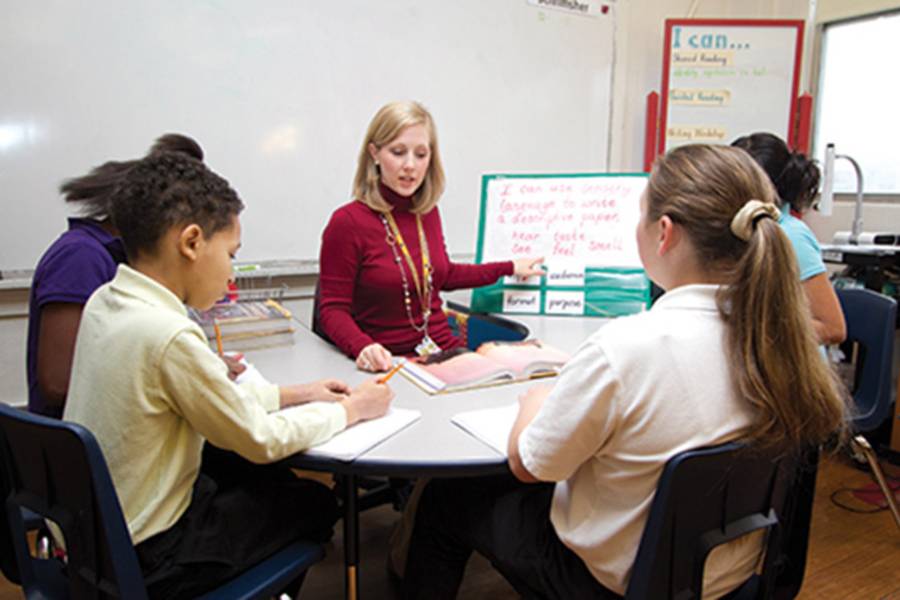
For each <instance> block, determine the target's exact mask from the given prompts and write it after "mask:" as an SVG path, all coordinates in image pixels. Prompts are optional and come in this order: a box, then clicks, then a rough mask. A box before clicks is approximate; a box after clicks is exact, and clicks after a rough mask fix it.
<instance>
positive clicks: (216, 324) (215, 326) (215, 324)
mask: <svg viewBox="0 0 900 600" xmlns="http://www.w3.org/2000/svg"><path fill="white" fill-rule="evenodd" d="M213 329H215V331H216V349H217V350H218V351H219V356H223V355H224V352H223V351H222V329H221V328H220V327H219V322H218V321H216V320H215V319H213Z"/></svg>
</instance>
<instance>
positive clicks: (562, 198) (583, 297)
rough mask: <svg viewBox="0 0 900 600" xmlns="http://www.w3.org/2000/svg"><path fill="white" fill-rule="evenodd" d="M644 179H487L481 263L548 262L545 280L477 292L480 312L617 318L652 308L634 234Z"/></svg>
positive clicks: (514, 281)
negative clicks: (535, 259)
mask: <svg viewBox="0 0 900 600" xmlns="http://www.w3.org/2000/svg"><path fill="white" fill-rule="evenodd" d="M646 185H647V176H646V175H644V174H609V173H601V174H568V175H485V176H484V177H483V178H482V189H481V211H480V219H479V229H478V248H477V253H476V262H479V263H481V262H491V261H497V260H509V259H511V258H524V257H540V256H542V257H544V260H545V268H546V271H545V275H544V276H543V277H530V278H527V279H518V278H515V277H505V278H503V279H502V280H501V281H498V282H497V283H496V284H494V285H490V286H486V287H483V288H478V289H476V290H474V292H473V293H472V309H473V310H474V311H476V312H505V313H519V314H545V315H578V316H584V315H588V316H601V317H614V316H619V315H626V314H632V313H636V312H640V311H642V310H644V309H646V307H647V306H648V305H649V301H650V282H649V280H648V279H647V277H646V276H645V275H644V271H643V269H642V267H641V261H640V258H639V256H638V250H637V242H636V240H635V228H636V227H637V223H638V220H639V219H640V198H641V194H642V193H643V191H644V188H645V187H646Z"/></svg>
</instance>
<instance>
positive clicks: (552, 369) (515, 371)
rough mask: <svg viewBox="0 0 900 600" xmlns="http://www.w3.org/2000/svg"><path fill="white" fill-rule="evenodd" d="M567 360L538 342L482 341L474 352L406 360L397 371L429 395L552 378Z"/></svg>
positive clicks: (562, 353) (558, 351)
mask: <svg viewBox="0 0 900 600" xmlns="http://www.w3.org/2000/svg"><path fill="white" fill-rule="evenodd" d="M567 360H569V355H568V354H567V353H565V352H563V351H562V350H558V349H556V348H553V347H552V346H548V345H546V344H544V343H542V342H541V341H539V340H528V341H524V342H485V343H484V344H482V345H481V346H479V347H478V349H477V350H475V351H474V352H472V351H470V350H466V349H464V348H455V349H453V350H447V351H444V352H436V353H434V354H429V355H428V356H420V357H418V358H414V359H411V360H408V361H407V362H406V363H405V364H404V365H403V368H402V369H401V370H400V372H401V373H402V374H403V375H404V376H405V377H406V378H407V379H409V380H410V381H411V382H413V383H414V384H416V385H417V386H419V387H420V388H422V389H423V390H425V391H426V392H428V393H429V394H440V393H446V392H454V391H459V390H465V389H470V388H477V387H485V386H489V385H498V384H501V383H511V382H513V381H524V380H526V379H536V378H538V377H552V376H554V375H557V374H559V371H560V369H562V366H563V365H564V364H565V363H566V361H567Z"/></svg>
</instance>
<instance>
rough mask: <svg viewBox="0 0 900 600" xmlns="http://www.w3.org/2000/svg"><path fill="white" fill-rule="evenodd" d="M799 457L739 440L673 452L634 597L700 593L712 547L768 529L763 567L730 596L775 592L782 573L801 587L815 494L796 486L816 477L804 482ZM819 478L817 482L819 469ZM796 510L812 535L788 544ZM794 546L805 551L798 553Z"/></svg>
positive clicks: (629, 594) (629, 596)
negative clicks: (802, 492)
mask: <svg viewBox="0 0 900 600" xmlns="http://www.w3.org/2000/svg"><path fill="white" fill-rule="evenodd" d="M799 464H800V457H799V456H795V455H784V454H782V455H780V456H773V455H772V453H763V452H759V451H757V450H755V449H752V448H747V447H745V446H743V445H742V444H739V443H728V444H722V445H719V446H713V447H709V448H700V449H696V450H688V451H686V452H682V453H681V454H678V455H676V456H674V457H672V458H671V459H670V460H669V461H668V462H667V463H666V466H665V468H664V469H663V473H662V475H661V476H660V479H659V484H658V485H657V491H656V496H655V497H654V499H653V503H652V505H651V507H650V515H649V518H648V519H647V525H646V526H645V528H644V533H643V536H642V538H641V543H640V546H639V547H638V552H637V557H636V559H635V562H634V567H633V569H632V574H631V580H630V581H629V584H628V589H627V591H626V594H625V598H626V600H639V599H640V600H643V599H647V600H649V599H654V600H656V599H665V598H669V599H678V600H688V599H691V598H696V599H698V600H699V598H701V597H702V589H703V571H704V564H705V561H706V558H707V556H708V555H709V552H710V551H711V550H712V549H713V548H715V547H716V546H719V545H721V544H725V543H727V542H729V541H731V540H734V539H736V538H739V537H741V536H743V535H745V534H748V533H750V532H753V531H757V530H767V531H768V535H767V537H766V542H765V547H766V557H765V562H764V565H763V569H762V571H761V573H760V574H759V575H754V576H752V577H751V578H750V579H748V580H747V581H746V582H745V583H744V584H743V585H742V586H741V587H740V588H738V590H736V591H735V592H732V594H730V595H729V597H730V598H741V599H744V598H771V597H773V596H774V595H775V589H776V585H778V582H777V580H778V578H779V577H784V585H785V586H788V585H790V586H792V587H795V588H796V589H795V591H794V594H796V590H799V588H800V583H801V582H802V578H803V569H804V567H805V562H806V537H805V536H808V525H809V522H808V520H809V512H810V511H808V510H805V509H809V508H811V500H812V497H811V495H810V496H808V497H806V496H802V495H798V494H797V493H796V490H797V488H798V486H799V485H800V484H801V482H802V483H804V484H806V485H808V484H809V479H808V477H807V478H806V480H805V481H803V477H799V476H798V475H800V473H799V469H798V465H799ZM813 468H814V467H813ZM813 473H814V472H813ZM812 481H813V485H814V481H815V479H814V474H813V480H812ZM789 499H793V501H794V505H793V506H789ZM807 502H808V505H807V504H806V503H807ZM792 514H793V515H796V516H797V519H798V521H800V520H802V519H806V529H805V531H804V530H803V523H802V522H794V523H791V524H790V527H791V528H799V530H800V531H801V533H802V534H803V536H804V538H803V539H799V537H796V536H795V537H793V539H791V538H788V539H789V540H790V541H791V543H790V545H789V546H788V545H786V544H784V543H783V541H784V539H785V537H784V536H783V535H782V534H783V533H784V532H785V531H786V528H785V526H786V522H787V521H788V520H789V517H790V516H791V515H792ZM789 551H793V552H795V553H796V554H797V555H795V556H793V557H790V560H788V557H787V556H786V555H787V554H788V553H789ZM801 552H802V556H800V555H799V553H801ZM787 568H789V569H792V570H793V571H794V572H793V573H791V575H792V577H786V576H785V575H786V574H785V573H784V571H785V569H787ZM798 569H799V578H798V576H797V573H796V571H797V570H798ZM789 597H792V596H789Z"/></svg>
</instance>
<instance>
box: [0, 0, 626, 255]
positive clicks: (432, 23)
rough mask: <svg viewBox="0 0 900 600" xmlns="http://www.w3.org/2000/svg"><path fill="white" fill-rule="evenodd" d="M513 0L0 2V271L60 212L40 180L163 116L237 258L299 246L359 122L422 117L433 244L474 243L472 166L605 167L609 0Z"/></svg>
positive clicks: (352, 153) (293, 251) (348, 166)
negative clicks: (234, 209)
mask: <svg viewBox="0 0 900 600" xmlns="http://www.w3.org/2000/svg"><path fill="white" fill-rule="evenodd" d="M610 8H611V10H609V11H608V12H607V13H606V14H594V15H592V16H589V17H584V16H579V15H577V14H569V13H566V12H561V11H556V10H544V9H542V8H540V7H538V6H533V5H531V4H529V3H527V2H525V0H491V1H490V2H485V1H484V0H454V1H453V2H447V1H445V0H391V1H389V2H388V1H382V2H371V1H369V0H340V1H335V2H295V1H291V0H271V1H268V2H264V3H258V2H243V1H239V0H220V1H212V0H210V1H206V2H202V1H196V2H195V1H191V2H182V1H177V0H160V1H159V2H139V1H137V0H92V1H91V2H69V1H66V0H11V1H8V2H5V3H4V11H3V18H2V19H0V71H2V72H3V77H2V78H0V186H2V189H3V196H4V202H3V218H2V219H0V270H6V269H19V268H31V267H33V266H34V265H35V263H36V262H37V259H38V257H39V256H40V254H41V253H42V252H43V250H44V249H45V248H46V247H47V246H48V245H49V244H50V243H51V242H52V240H53V239H54V238H55V237H56V236H57V235H59V233H60V232H61V231H63V230H64V228H65V217H66V215H67V214H69V212H68V210H67V207H66V206H65V205H64V203H63V202H62V200H61V199H60V197H59V195H58V192H57V187H58V186H59V184H60V183H61V182H62V181H63V180H64V179H66V178H68V177H72V176H77V175H81V174H83V173H86V172H87V171H88V169H90V168H91V167H92V166H94V165H97V164H100V163H102V162H104V161H106V160H110V159H130V158H135V157H138V156H140V155H143V153H144V152H145V151H146V150H147V148H148V147H149V146H150V144H151V142H152V141H153V139H154V138H156V137H157V136H159V135H160V134H162V133H164V132H182V133H186V134H189V135H192V136H193V137H195V138H196V139H197V140H198V141H199V142H200V143H201V145H202V146H203V148H204V150H205V152H206V156H207V161H206V162H207V163H208V164H209V165H210V166H211V167H212V168H213V169H214V170H216V171H217V172H219V173H220V174H221V175H223V176H224V177H225V178H226V179H228V180H229V181H230V182H231V183H232V184H233V185H234V187H235V188H236V189H237V190H238V192H239V193H240V195H241V197H242V198H243V199H244V201H245V203H246V205H247V209H246V211H245V213H244V215H243V216H242V221H243V226H244V236H243V237H244V240H243V241H244V246H243V249H242V250H241V253H240V256H239V258H240V259H241V260H253V261H256V260H265V259H309V258H317V257H318V251H319V242H320V236H321V231H322V229H323V228H324V226H325V224H326V222H327V220H328V218H329V216H330V214H331V213H332V211H333V210H334V209H335V208H337V207H338V206H340V205H341V204H343V203H345V202H348V201H349V200H350V199H351V198H350V194H351V185H352V177H353V172H354V170H355V165H356V157H357V154H358V152H359V148H360V144H361V142H362V138H363V135H364V134H365V130H366V127H367V125H368V123H369V120H370V119H371V118H372V116H373V115H374V114H375V112H376V110H377V109H378V108H379V107H380V106H382V105H383V104H385V103H387V102H390V101H392V100H398V99H407V98H411V99H415V100H419V101H421V102H423V103H424V104H425V105H426V106H427V107H428V108H429V109H430V110H431V112H432V114H433V115H434V117H435V120H436V123H437V128H438V134H439V139H440V143H441V151H442V154H443V158H444V167H445V170H446V173H447V178H448V185H447V190H446V193H445V194H444V197H443V199H442V200H441V205H440V206H441V211H442V216H443V221H444V227H445V237H446V239H447V240H448V244H449V250H450V251H451V252H470V251H471V248H472V247H473V246H474V243H475V232H476V228H477V227H476V225H477V210H478V198H479V195H478V194H479V184H480V178H481V174H482V173H484V172H498V171H499V172H528V171H537V170H560V171H562V170H583V171H584V170H598V169H604V168H606V164H607V140H608V134H609V110H610V105H611V94H610V90H611V76H612V65H613V34H614V31H615V27H614V23H613V20H614V18H615V15H614V12H615V11H614V9H615V6H614V5H613V6H611V7H610Z"/></svg>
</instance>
